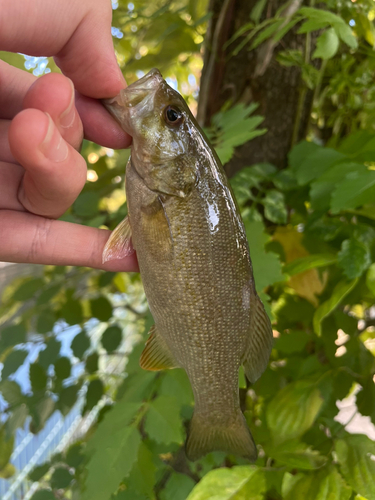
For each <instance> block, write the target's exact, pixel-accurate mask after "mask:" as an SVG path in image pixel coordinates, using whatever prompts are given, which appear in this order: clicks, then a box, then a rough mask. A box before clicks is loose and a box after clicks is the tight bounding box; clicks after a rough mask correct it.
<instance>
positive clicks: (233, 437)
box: [186, 411, 258, 462]
mask: <svg viewBox="0 0 375 500" xmlns="http://www.w3.org/2000/svg"><path fill="white" fill-rule="evenodd" d="M211 451H225V452H227V453H233V454H234V455H239V456H241V457H245V458H248V459H249V460H250V461H251V462H254V461H255V460H256V459H257V456H258V453H257V449H256V446H255V443H254V440H253V436H252V435H251V432H250V430H249V428H248V427H247V424H246V420H245V418H244V416H243V415H242V413H241V412H240V411H239V412H238V414H237V418H236V419H235V421H234V422H231V423H230V424H228V425H227V426H225V425H220V426H218V425H213V424H212V422H210V421H209V420H208V419H207V418H203V417H201V416H200V415H199V414H194V415H193V418H192V420H191V422H190V430H189V435H188V438H187V441H186V455H187V457H188V459H189V460H198V458H200V457H202V456H203V455H206V453H210V452H211Z"/></svg>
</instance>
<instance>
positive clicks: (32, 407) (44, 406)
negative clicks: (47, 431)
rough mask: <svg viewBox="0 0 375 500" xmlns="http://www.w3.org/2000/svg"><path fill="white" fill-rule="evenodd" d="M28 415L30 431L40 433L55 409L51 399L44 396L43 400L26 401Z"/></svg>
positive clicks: (32, 399)
mask: <svg viewBox="0 0 375 500" xmlns="http://www.w3.org/2000/svg"><path fill="white" fill-rule="evenodd" d="M28 406H29V413H30V415H31V417H32V421H31V422H30V431H31V432H33V433H34V434H37V433H38V432H39V431H41V430H42V429H43V427H44V424H45V423H46V421H47V419H48V418H49V417H50V416H51V415H52V413H53V411H54V409H55V402H54V400H53V399H52V398H50V397H48V396H45V397H43V399H39V397H38V398H37V399H35V398H31V399H29V400H28Z"/></svg>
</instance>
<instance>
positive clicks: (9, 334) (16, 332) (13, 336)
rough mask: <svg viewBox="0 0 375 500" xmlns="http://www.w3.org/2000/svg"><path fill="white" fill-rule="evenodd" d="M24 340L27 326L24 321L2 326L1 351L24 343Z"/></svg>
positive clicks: (0, 334)
mask: <svg viewBox="0 0 375 500" xmlns="http://www.w3.org/2000/svg"><path fill="white" fill-rule="evenodd" d="M24 342H26V328H25V326H24V325H23V324H22V323H20V324H18V325H10V326H6V327H5V328H1V330H0V352H2V351H5V349H7V348H8V347H10V346H13V345H17V344H23V343H24Z"/></svg>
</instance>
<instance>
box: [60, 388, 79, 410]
mask: <svg viewBox="0 0 375 500" xmlns="http://www.w3.org/2000/svg"><path fill="white" fill-rule="evenodd" d="M81 387H82V385H81V384H80V383H78V384H75V385H69V386H68V387H63V388H62V389H61V391H60V394H59V400H58V402H57V408H58V409H59V410H60V411H61V413H62V414H63V415H67V414H68V413H69V411H70V410H71V408H72V407H73V406H74V404H75V402H76V401H77V397H78V392H79V390H80V389H81Z"/></svg>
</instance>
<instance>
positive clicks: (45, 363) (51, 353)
mask: <svg viewBox="0 0 375 500" xmlns="http://www.w3.org/2000/svg"><path fill="white" fill-rule="evenodd" d="M60 349H61V342H60V341H59V340H56V338H55V337H51V338H50V339H48V340H47V347H46V348H45V349H44V351H41V352H40V353H39V357H38V363H39V364H40V366H42V367H43V368H44V369H45V370H47V368H48V367H49V366H50V365H52V364H53V363H54V362H55V361H56V359H57V358H58V355H59V354H60Z"/></svg>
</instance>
